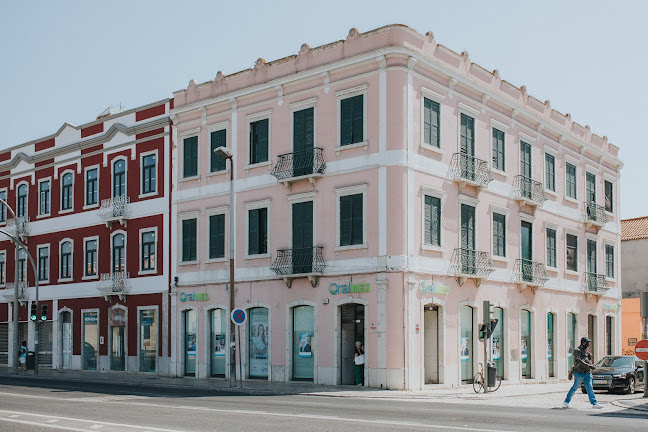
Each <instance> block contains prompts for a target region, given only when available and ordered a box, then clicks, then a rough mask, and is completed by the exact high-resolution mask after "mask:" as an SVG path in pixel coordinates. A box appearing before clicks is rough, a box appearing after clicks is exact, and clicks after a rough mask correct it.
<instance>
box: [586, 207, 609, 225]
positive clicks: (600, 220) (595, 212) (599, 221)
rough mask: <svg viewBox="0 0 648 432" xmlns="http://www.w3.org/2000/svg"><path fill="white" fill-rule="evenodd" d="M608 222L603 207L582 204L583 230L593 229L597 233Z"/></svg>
mask: <svg viewBox="0 0 648 432" xmlns="http://www.w3.org/2000/svg"><path fill="white" fill-rule="evenodd" d="M609 220H610V218H608V215H607V213H605V207H603V206H602V205H598V204H596V203H585V204H583V222H585V228H590V227H594V228H596V229H597V231H598V230H599V229H600V228H601V227H603V226H604V225H605V224H606V223H608V221H609Z"/></svg>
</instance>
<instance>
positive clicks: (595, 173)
mask: <svg viewBox="0 0 648 432" xmlns="http://www.w3.org/2000/svg"><path fill="white" fill-rule="evenodd" d="M588 173H589V174H591V175H593V176H594V188H595V189H596V191H595V195H594V204H597V205H601V204H600V203H601V200H600V199H599V194H600V193H601V185H599V184H598V183H599V180H600V179H599V175H598V170H597V169H596V168H594V167H592V166H591V165H585V178H584V179H583V183H584V184H583V186H584V187H585V200H584V201H583V202H587V174H588ZM604 188H605V186H604ZM603 196H605V191H603ZM604 204H605V203H604ZM604 207H605V205H604Z"/></svg>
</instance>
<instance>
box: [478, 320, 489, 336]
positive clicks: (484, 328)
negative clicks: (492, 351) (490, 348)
mask: <svg viewBox="0 0 648 432" xmlns="http://www.w3.org/2000/svg"><path fill="white" fill-rule="evenodd" d="M486 338H488V326H487V325H486V324H482V325H481V326H480V327H479V340H484V339H486Z"/></svg>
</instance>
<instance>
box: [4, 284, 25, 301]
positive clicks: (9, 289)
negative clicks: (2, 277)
mask: <svg viewBox="0 0 648 432" xmlns="http://www.w3.org/2000/svg"><path fill="white" fill-rule="evenodd" d="M15 287H16V284H15V283H14V282H9V283H7V285H6V289H4V290H3V291H2V295H3V296H4V298H5V299H7V301H8V302H12V301H13V300H14V288H15ZM28 287H29V285H28V284H27V282H18V301H19V302H24V301H26V300H27V288H28Z"/></svg>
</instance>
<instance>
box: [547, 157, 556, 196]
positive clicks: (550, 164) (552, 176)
mask: <svg viewBox="0 0 648 432" xmlns="http://www.w3.org/2000/svg"><path fill="white" fill-rule="evenodd" d="M545 187H546V188H547V189H549V190H550V191H554V192H555V191H556V158H554V157H553V155H550V154H549V153H545Z"/></svg>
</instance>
